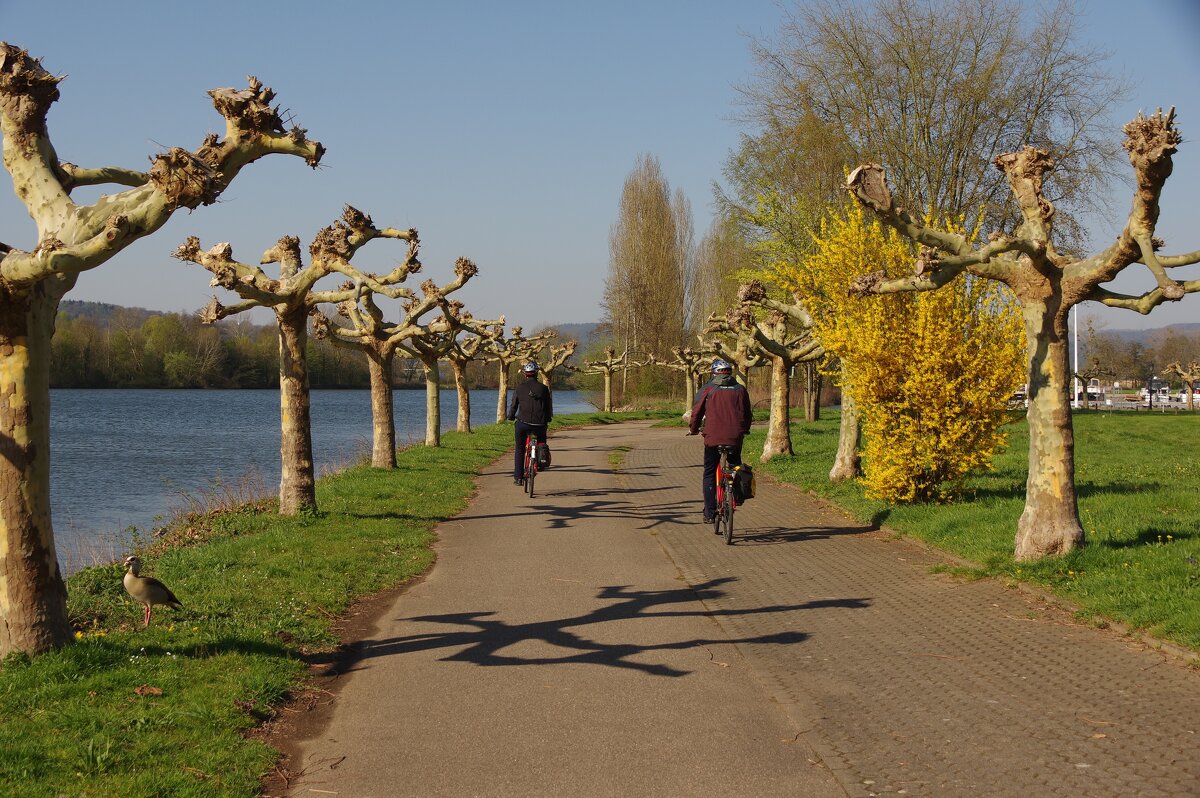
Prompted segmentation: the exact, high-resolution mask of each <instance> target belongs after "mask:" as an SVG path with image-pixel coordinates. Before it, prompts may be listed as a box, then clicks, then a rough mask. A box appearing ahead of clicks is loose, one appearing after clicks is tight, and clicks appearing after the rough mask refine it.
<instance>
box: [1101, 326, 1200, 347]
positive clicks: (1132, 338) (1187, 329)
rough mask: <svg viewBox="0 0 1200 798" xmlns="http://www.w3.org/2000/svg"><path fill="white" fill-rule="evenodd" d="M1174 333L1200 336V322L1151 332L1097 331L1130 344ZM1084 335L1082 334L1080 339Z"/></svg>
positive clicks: (1143, 342)
mask: <svg viewBox="0 0 1200 798" xmlns="http://www.w3.org/2000/svg"><path fill="white" fill-rule="evenodd" d="M1171 333H1174V334H1176V335H1186V336H1194V335H1197V334H1200V322H1187V323H1185V324H1169V325H1167V326H1166V327H1154V328H1151V329H1149V330H1109V329H1104V328H1102V329H1099V330H1096V334H1097V335H1111V336H1113V337H1114V338H1118V339H1120V340H1122V341H1128V342H1130V343H1139V344H1146V343H1148V342H1150V341H1151V340H1153V339H1155V338H1159V337H1161V336H1163V335H1167V334H1171ZM1082 337H1083V334H1082V333H1080V338H1082Z"/></svg>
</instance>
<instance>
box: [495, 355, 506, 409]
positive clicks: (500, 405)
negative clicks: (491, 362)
mask: <svg viewBox="0 0 1200 798" xmlns="http://www.w3.org/2000/svg"><path fill="white" fill-rule="evenodd" d="M496 391H497V393H498V394H499V395H498V396H497V397H496V423H497V424H503V423H504V422H505V421H507V420H508V363H506V362H504V361H501V362H500V383H499V385H497V386H496Z"/></svg>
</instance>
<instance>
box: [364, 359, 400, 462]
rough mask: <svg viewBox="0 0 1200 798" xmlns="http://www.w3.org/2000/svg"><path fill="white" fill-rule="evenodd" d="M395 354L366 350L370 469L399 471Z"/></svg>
mask: <svg viewBox="0 0 1200 798" xmlns="http://www.w3.org/2000/svg"><path fill="white" fill-rule="evenodd" d="M394 360H395V350H390V349H389V350H388V351H387V352H379V351H376V350H375V349H368V350H367V367H368V370H369V372H370V374H371V433H372V434H371V467H372V468H395V467H396V417H395V410H394V408H393V406H392V362H393V361H394Z"/></svg>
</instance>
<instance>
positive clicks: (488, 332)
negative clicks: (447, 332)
mask: <svg viewBox="0 0 1200 798" xmlns="http://www.w3.org/2000/svg"><path fill="white" fill-rule="evenodd" d="M497 329H500V330H503V329H504V325H503V323H501V324H498V325H496V326H494V327H485V328H481V329H479V330H477V331H475V332H472V333H469V334H467V335H460V336H459V337H457V338H455V339H454V346H453V347H451V348H450V351H448V352H447V353H446V360H447V361H449V363H450V371H451V372H452V373H453V374H454V390H455V392H456V393H457V394H458V418H457V419H456V424H455V429H456V430H457V431H458V432H470V431H471V390H470V387H469V386H468V385H467V366H468V365H469V364H470V363H471V362H472V361H475V360H482V359H483V353H484V349H485V347H486V345H487V342H488V341H489V340H491V338H492V337H493V335H495V334H496V331H497Z"/></svg>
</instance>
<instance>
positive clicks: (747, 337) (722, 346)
mask: <svg viewBox="0 0 1200 798" xmlns="http://www.w3.org/2000/svg"><path fill="white" fill-rule="evenodd" d="M697 339H698V340H699V341H700V348H701V351H703V352H704V353H705V354H710V355H712V356H714V357H719V358H721V359H722V360H726V361H728V362H730V363H731V364H733V375H734V377H736V378H737V380H738V382H740V383H741V384H742V385H747V382H748V378H749V375H750V369H752V368H755V367H757V366H762V365H765V364H766V361H767V354H766V352H765V351H763V348H762V346H761V345H760V344H759V343H758V341H756V340H755V338H754V335H753V334H752V333H751V332H750V331H749V330H748V329H745V328H744V327H743V326H742V324H741V312H740V311H738V310H737V309H736V308H733V309H731V310H729V311H726V313H725V314H724V315H722V314H720V313H713V314H712V315H710V316H709V317H708V321H707V323H706V324H705V325H704V332H702V333H700V335H698V336H697ZM747 387H749V386H747Z"/></svg>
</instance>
